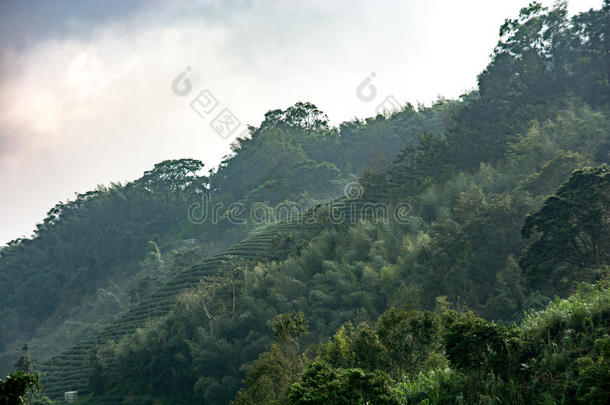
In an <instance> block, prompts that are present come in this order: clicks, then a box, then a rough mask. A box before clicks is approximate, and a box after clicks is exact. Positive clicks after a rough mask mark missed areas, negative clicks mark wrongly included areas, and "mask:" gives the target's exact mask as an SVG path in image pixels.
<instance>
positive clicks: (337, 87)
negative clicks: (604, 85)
mask: <svg viewBox="0 0 610 405" xmlns="http://www.w3.org/2000/svg"><path fill="white" fill-rule="evenodd" d="M523 3H524V2H523V1H517V0H513V1H509V2H502V4H498V2H489V1H483V0H477V1H467V2H442V1H440V0H435V1H424V0H417V1H411V2H405V1H378V2H371V1H336V2H329V1H322V0H319V1H308V2H289V1H279V2H278V1H271V0H267V1H254V2H251V3H249V2H243V1H242V2H236V3H234V4H233V5H232V6H226V5H224V3H222V2H196V3H188V2H172V3H170V2H167V3H152V5H151V6H149V7H148V8H143V9H141V10H139V11H138V13H136V14H132V15H129V16H128V17H124V18H120V17H117V18H115V19H114V20H111V21H108V22H106V23H104V24H102V25H98V26H95V27H93V28H92V29H91V30H90V34H88V35H75V36H73V37H70V36H64V37H61V38H51V37H49V38H46V39H41V40H39V41H38V42H36V43H35V44H34V45H32V46H29V47H26V48H19V49H16V48H14V47H12V46H11V45H10V44H5V45H4V46H3V48H2V49H1V50H0V51H1V52H2V60H3V62H2V69H3V72H2V78H1V79H0V205H1V206H2V210H1V211H0V243H2V242H4V241H7V240H9V239H12V238H14V237H17V236H19V235H21V234H24V233H26V234H27V233H28V229H32V227H33V225H34V224H35V222H36V221H40V220H42V217H43V215H44V213H45V212H46V211H47V209H48V208H49V207H51V206H52V205H54V204H55V202H57V201H58V200H60V199H61V200H65V199H66V198H68V197H70V196H71V195H72V193H73V192H75V191H79V192H83V191H86V190H88V189H91V188H93V187H95V185H96V184H99V183H108V182H110V181H116V180H119V181H120V180H127V179H134V178H136V177H138V176H139V175H140V174H141V173H142V172H143V171H144V170H147V169H149V168H150V167H152V165H153V164H154V163H156V162H158V161H161V160H164V159H170V158H180V157H193V158H197V159H201V160H203V161H204V162H206V164H207V165H208V166H213V165H215V164H217V163H218V162H219V160H220V158H221V157H222V156H223V155H224V154H226V153H228V152H229V147H228V143H229V142H228V141H227V140H224V139H221V138H220V137H219V136H218V135H216V134H215V133H214V132H213V131H212V130H211V129H210V127H209V125H208V124H209V119H208V120H207V121H206V120H203V119H202V118H200V117H199V116H198V115H197V114H195V113H194V112H193V111H192V110H191V108H190V107H189V102H190V100H191V99H192V98H193V97H194V96H195V95H196V92H197V91H198V90H200V89H204V88H208V89H210V90H211V91H212V92H213V94H214V95H215V96H216V97H217V98H218V100H219V101H220V103H221V106H225V107H228V108H230V109H231V110H232V111H233V112H234V113H235V114H236V115H237V116H238V117H239V119H240V120H241V121H242V123H244V124H258V123H259V122H260V120H261V119H262V116H263V114H264V113H265V112H266V111H267V110H269V109H272V108H279V107H281V108H285V107H287V106H289V105H291V104H293V103H294V102H296V101H299V100H303V101H305V100H307V101H312V102H314V103H316V104H317V105H318V106H319V107H320V108H322V109H323V110H324V111H325V112H327V113H328V115H329V116H330V118H331V119H332V120H333V122H334V123H339V122H340V121H342V120H346V119H350V118H352V117H354V116H360V117H363V116H370V115H372V114H373V113H374V110H375V106H376V104H377V103H378V102H380V101H381V100H382V99H383V97H384V96H386V95H389V94H394V95H395V96H396V97H397V98H398V99H399V100H401V101H411V102H415V101H418V100H419V101H425V102H429V101H431V100H433V99H434V98H435V97H436V96H437V95H438V94H442V95H445V96H449V97H456V96H458V95H459V94H461V93H462V92H463V91H466V90H467V89H469V88H471V87H473V86H474V85H475V77H476V74H477V73H478V72H479V71H480V70H482V69H483V68H484V66H485V65H486V63H487V61H488V55H489V53H490V52H491V49H492V47H493V45H494V44H495V42H496V33H497V30H498V27H499V25H500V24H501V22H502V21H503V19H504V18H506V17H510V16H512V15H515V13H516V12H518V9H519V8H520V7H521V6H523ZM193 4H196V7H194V6H193ZM592 6H595V4H593V5H592ZM75 26H78V27H82V24H81V25H79V24H76V25H75ZM186 66H191V67H192V72H191V74H190V76H189V78H190V80H191V81H192V83H193V92H192V93H191V94H190V95H189V96H188V97H184V98H180V97H178V96H176V95H174V94H173V93H172V92H171V90H170V83H171V81H172V80H173V79H174V77H176V75H177V74H178V73H180V72H181V71H182V70H183V69H184V68H185V67H186ZM371 72H376V74H377V76H376V78H375V82H374V84H375V86H376V87H377V88H378V90H379V95H378V97H377V99H376V100H375V101H374V102H371V103H363V102H361V101H360V100H358V99H357V98H356V95H355V90H356V86H357V85H358V84H359V83H360V82H361V81H362V80H363V79H364V78H365V77H366V76H367V75H369V74H370V73H371Z"/></svg>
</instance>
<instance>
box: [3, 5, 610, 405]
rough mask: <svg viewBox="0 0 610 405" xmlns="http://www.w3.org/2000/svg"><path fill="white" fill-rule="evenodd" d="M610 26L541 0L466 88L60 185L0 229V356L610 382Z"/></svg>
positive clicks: (540, 390)
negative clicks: (128, 175)
mask: <svg viewBox="0 0 610 405" xmlns="http://www.w3.org/2000/svg"><path fill="white" fill-rule="evenodd" d="M609 27H610V1H608V0H605V1H604V3H603V6H602V8H600V9H598V10H591V11H589V12H584V13H581V14H577V15H575V16H573V17H570V18H569V17H568V16H567V11H566V6H565V5H564V4H558V5H557V6H556V7H554V8H551V9H547V8H544V7H542V6H541V5H539V4H537V3H532V4H531V5H530V6H528V7H526V8H524V9H523V10H521V13H520V14H519V16H518V17H516V18H515V19H509V20H507V21H506V22H505V24H504V25H502V27H500V32H499V34H500V38H499V41H498V44H497V46H496V47H495V49H494V50H493V54H492V56H491V61H490V63H489V65H488V66H487V68H486V69H485V70H484V71H483V72H482V73H481V74H480V75H479V76H478V88H477V89H476V90H473V91H472V92H470V93H468V94H464V95H463V96H462V97H460V98H459V99H458V100H446V99H439V100H438V101H437V102H436V103H434V104H433V105H431V106H423V105H419V106H417V107H413V106H411V105H406V106H404V108H403V109H402V110H401V111H396V112H394V113H392V114H387V115H379V116H377V117H373V118H368V119H366V120H354V121H351V122H345V123H343V124H341V125H339V126H338V127H332V126H330V125H329V123H328V118H327V117H326V115H325V114H324V113H323V112H322V111H320V110H319V109H318V108H317V107H316V106H315V105H313V104H311V103H297V104H295V105H294V106H292V107H289V108H287V109H286V110H273V111H269V112H268V113H267V114H266V115H265V119H264V121H263V122H262V123H261V124H260V126H258V127H250V131H249V133H250V134H249V136H248V137H247V138H244V139H240V140H238V142H236V143H235V144H234V145H233V153H232V154H230V155H229V156H226V157H225V159H224V160H223V161H222V163H221V164H220V165H219V167H217V168H214V169H211V170H209V171H208V172H205V173H204V171H203V169H204V168H203V164H202V163H201V162H199V161H196V160H191V159H183V160H175V161H165V162H161V163H159V164H157V165H155V167H154V168H153V169H151V170H150V171H147V172H146V173H144V175H143V176H142V177H141V178H140V179H138V180H135V181H133V182H131V183H128V184H124V185H121V184H113V185H111V186H108V187H105V186H100V187H98V189H97V190H95V191H92V192H89V193H86V194H81V195H78V196H77V197H76V198H75V199H74V200H73V201H68V202H65V203H59V204H58V205H56V206H55V207H54V208H53V209H52V210H51V211H49V213H48V216H47V218H46V219H45V220H44V221H43V223H41V224H39V225H38V227H37V230H36V231H35V234H34V235H33V236H32V237H31V238H27V239H20V240H16V241H13V242H11V243H10V244H9V245H8V246H6V247H3V248H2V249H1V250H0V323H1V324H2V326H3V328H0V352H1V353H2V357H1V358H0V359H1V361H2V363H1V366H2V369H3V370H4V371H9V369H11V368H13V364H14V363H15V361H17V359H18V357H19V355H20V351H21V348H22V346H23V344H24V343H27V344H28V350H29V352H28V353H26V354H25V355H23V356H22V357H21V360H22V361H21V363H20V364H21V367H18V368H23V360H24V359H25V358H28V362H29V361H30V360H29V357H31V358H33V361H34V363H33V365H28V368H29V370H25V371H32V369H33V370H38V371H41V385H42V394H41V395H42V396H44V395H48V396H50V397H51V399H53V400H55V399H58V398H59V397H60V396H61V395H62V393H63V391H69V390H76V389H78V390H79V392H80V393H81V395H84V399H85V400H86V401H87V402H86V403H90V404H101V403H125V404H127V403H129V404H139V403H142V404H152V403H167V404H180V403H184V404H191V403H205V404H227V403H229V402H231V401H233V403H236V404H367V403H374V404H407V403H408V404H411V403H422V404H432V403H434V404H445V403H486V404H488V403H507V404H509V403H510V404H513V403H522V404H530V403H582V404H584V403H587V404H593V403H595V404H597V403H599V404H605V403H608V401H609V400H610V394H609V392H610V387H609V386H608V381H610V366H609V363H608V356H610V349H609V347H610V343H609V340H608V339H609V337H608V336H609V333H610V329H609V327H610V307H609V302H610V301H609V300H610V295H609V291H608V265H609V264H610V263H609V262H610V237H609V235H610V169H609V168H608V166H607V164H610V52H609V48H610V46H609V44H608V37H609V35H610V28H609ZM261 218H262V219H261ZM240 241H241V243H238V242H240ZM538 311H541V312H538ZM40 401H46V400H44V399H40Z"/></svg>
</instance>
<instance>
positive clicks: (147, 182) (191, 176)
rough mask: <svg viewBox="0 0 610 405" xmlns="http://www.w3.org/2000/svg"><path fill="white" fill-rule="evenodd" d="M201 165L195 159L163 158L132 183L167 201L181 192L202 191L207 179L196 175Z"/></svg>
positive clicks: (176, 197) (201, 167)
mask: <svg viewBox="0 0 610 405" xmlns="http://www.w3.org/2000/svg"><path fill="white" fill-rule="evenodd" d="M203 166H204V165H203V163H202V162H201V161H199V160H195V159H179V160H164V161H163V162H161V163H157V164H155V166H154V168H153V169H152V170H148V171H146V172H144V175H143V176H142V177H141V178H140V179H138V180H136V181H135V182H134V184H135V185H136V186H139V187H142V188H143V189H145V190H146V191H148V192H150V193H153V194H157V195H159V196H161V197H162V198H164V199H165V201H166V203H169V201H170V200H171V199H178V198H179V196H180V193H182V192H186V191H202V190H203V189H204V188H205V187H206V186H207V179H206V178H204V177H200V176H198V175H197V172H199V171H200V170H201V169H203Z"/></svg>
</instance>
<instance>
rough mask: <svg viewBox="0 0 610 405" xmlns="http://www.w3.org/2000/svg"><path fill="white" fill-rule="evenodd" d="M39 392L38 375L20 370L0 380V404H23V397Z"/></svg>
mask: <svg viewBox="0 0 610 405" xmlns="http://www.w3.org/2000/svg"><path fill="white" fill-rule="evenodd" d="M39 390H40V383H39V378H38V374H30V373H26V372H24V371H21V370H17V371H15V372H13V373H11V374H10V375H9V376H8V377H6V379H4V380H2V379H0V402H1V403H2V404H4V405H22V404H25V398H24V397H25V396H26V395H28V393H31V392H37V391H39Z"/></svg>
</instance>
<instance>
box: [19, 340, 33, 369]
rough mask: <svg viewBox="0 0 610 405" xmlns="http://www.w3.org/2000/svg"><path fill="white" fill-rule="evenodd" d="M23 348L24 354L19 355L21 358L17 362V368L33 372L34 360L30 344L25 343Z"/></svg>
mask: <svg viewBox="0 0 610 405" xmlns="http://www.w3.org/2000/svg"><path fill="white" fill-rule="evenodd" d="M21 350H22V351H23V354H22V355H21V357H19V359H18V360H17V362H16V363H15V370H20V371H23V372H25V373H31V372H32V360H31V359H30V353H29V352H28V345H27V344H24V345H23V347H22V348H21Z"/></svg>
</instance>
